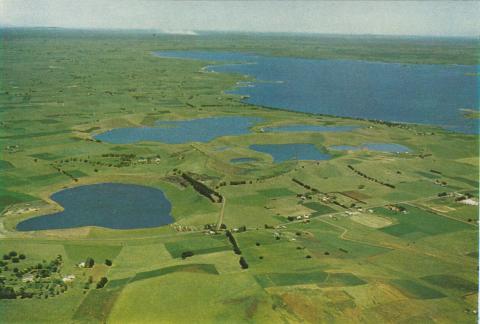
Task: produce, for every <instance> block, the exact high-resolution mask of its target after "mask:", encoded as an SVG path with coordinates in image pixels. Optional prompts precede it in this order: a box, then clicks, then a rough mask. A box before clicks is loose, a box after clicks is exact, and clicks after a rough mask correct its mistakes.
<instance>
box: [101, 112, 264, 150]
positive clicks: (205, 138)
mask: <svg viewBox="0 0 480 324" xmlns="http://www.w3.org/2000/svg"><path fill="white" fill-rule="evenodd" d="M258 121H260V119H258V118H250V117H213V118H203V119H192V120H182V121H168V122H165V121H161V122H157V123H156V125H155V126H154V127H128V128H116V129H112V130H110V131H107V132H105V133H102V134H99V135H97V136H95V138H96V139H99V140H101V141H104V142H108V143H114V144H129V143H137V142H142V141H158V142H163V143H169V144H180V143H188V142H209V141H211V140H213V139H215V138H217V137H221V136H227V135H243V134H247V133H249V132H250V127H252V126H253V125H254V124H255V123H257V122H258Z"/></svg>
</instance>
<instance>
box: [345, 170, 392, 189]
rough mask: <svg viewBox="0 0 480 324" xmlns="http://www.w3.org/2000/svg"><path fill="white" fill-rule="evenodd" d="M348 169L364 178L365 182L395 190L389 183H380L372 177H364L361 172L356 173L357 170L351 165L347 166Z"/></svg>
mask: <svg viewBox="0 0 480 324" xmlns="http://www.w3.org/2000/svg"><path fill="white" fill-rule="evenodd" d="M348 168H349V169H350V170H352V171H353V172H355V173H356V174H358V175H359V176H361V177H364V178H365V179H367V180H370V181H373V182H376V183H378V184H381V185H383V186H385V187H389V188H392V189H395V186H394V185H392V184H390V183H387V182H383V181H380V180H378V179H375V178H372V177H370V176H368V175H366V174H365V173H363V172H361V171H358V170H357V169H355V168H354V167H353V166H352V165H350V164H349V165H348Z"/></svg>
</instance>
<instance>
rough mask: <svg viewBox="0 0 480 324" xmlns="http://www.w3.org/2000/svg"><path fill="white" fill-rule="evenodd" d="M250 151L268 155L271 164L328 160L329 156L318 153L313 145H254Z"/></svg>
mask: <svg viewBox="0 0 480 324" xmlns="http://www.w3.org/2000/svg"><path fill="white" fill-rule="evenodd" d="M250 149H252V150H255V151H258V152H262V153H267V154H270V155H271V156H272V157H273V162H275V163H281V162H284V161H289V160H314V161H317V160H328V159H330V157H331V156H330V155H329V154H327V153H323V152H320V151H319V150H318V149H317V148H316V147H315V145H313V144H303V143H302V144H298V143H295V144H254V145H250Z"/></svg>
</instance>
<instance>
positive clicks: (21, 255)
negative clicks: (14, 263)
mask: <svg viewBox="0 0 480 324" xmlns="http://www.w3.org/2000/svg"><path fill="white" fill-rule="evenodd" d="M18 258H19V259H20V260H25V259H26V258H27V257H26V256H25V254H20V255H19V256H18Z"/></svg>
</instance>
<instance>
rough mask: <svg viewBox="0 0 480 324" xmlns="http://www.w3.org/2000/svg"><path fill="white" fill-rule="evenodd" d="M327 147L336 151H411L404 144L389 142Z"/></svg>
mask: <svg viewBox="0 0 480 324" xmlns="http://www.w3.org/2000/svg"><path fill="white" fill-rule="evenodd" d="M329 149H332V150H338V151H358V150H369V151H378V152H388V153H408V152H411V150H410V149H409V148H408V147H406V146H403V145H400V144H389V143H366V144H362V145H360V146H351V145H335V146H330V147H329Z"/></svg>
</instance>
